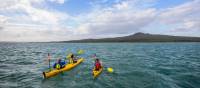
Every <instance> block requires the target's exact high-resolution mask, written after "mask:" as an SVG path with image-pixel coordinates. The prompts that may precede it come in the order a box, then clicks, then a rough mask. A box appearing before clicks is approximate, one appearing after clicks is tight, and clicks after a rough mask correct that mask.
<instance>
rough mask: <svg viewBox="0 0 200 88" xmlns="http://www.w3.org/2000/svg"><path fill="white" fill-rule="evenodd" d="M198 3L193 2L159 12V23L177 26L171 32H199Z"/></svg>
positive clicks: (199, 9)
mask: <svg viewBox="0 0 200 88" xmlns="http://www.w3.org/2000/svg"><path fill="white" fill-rule="evenodd" d="M199 4H200V1H198V0H194V1H192V2H188V3H185V4H182V5H179V6H176V7H174V8H168V9H166V10H163V11H162V12H161V15H160V17H159V21H160V22H162V23H166V24H168V25H173V24H177V25H178V26H177V27H174V28H173V29H172V30H176V31H177V32H184V30H190V31H192V30H199V31H200V7H199ZM181 29H183V30H181Z"/></svg>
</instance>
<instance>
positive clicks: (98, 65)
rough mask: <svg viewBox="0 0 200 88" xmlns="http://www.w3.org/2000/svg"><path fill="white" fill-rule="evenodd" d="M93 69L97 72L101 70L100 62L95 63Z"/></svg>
mask: <svg viewBox="0 0 200 88" xmlns="http://www.w3.org/2000/svg"><path fill="white" fill-rule="evenodd" d="M95 67H96V69H97V70H98V69H100V68H101V63H100V62H96V63H95Z"/></svg>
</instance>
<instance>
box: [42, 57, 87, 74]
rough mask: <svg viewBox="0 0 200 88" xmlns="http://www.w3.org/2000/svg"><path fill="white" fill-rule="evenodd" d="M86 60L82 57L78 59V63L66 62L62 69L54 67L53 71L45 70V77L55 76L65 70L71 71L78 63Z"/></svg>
mask: <svg viewBox="0 0 200 88" xmlns="http://www.w3.org/2000/svg"><path fill="white" fill-rule="evenodd" d="M83 61H84V58H80V59H78V60H77V62H76V63H73V64H66V65H65V66H64V67H63V68H61V69H53V70H51V71H47V72H43V77H44V78H50V77H53V76H55V75H57V74H59V73H61V72H64V71H69V70H71V69H72V68H74V67H76V66H77V65H79V64H80V63H81V62H83Z"/></svg>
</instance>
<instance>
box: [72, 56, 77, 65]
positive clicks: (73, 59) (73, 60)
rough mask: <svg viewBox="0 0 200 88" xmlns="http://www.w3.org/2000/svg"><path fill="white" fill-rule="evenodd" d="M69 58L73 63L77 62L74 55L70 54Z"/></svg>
mask: <svg viewBox="0 0 200 88" xmlns="http://www.w3.org/2000/svg"><path fill="white" fill-rule="evenodd" d="M71 60H72V62H73V63H76V62H77V59H76V58H75V57H74V54H72V55H71Z"/></svg>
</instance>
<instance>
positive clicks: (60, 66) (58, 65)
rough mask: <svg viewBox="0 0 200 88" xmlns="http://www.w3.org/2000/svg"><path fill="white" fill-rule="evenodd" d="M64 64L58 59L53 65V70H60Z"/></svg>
mask: <svg viewBox="0 0 200 88" xmlns="http://www.w3.org/2000/svg"><path fill="white" fill-rule="evenodd" d="M65 64H66V62H65V61H62V60H61V59H58V61H57V63H54V65H53V68H56V69H60V68H63V67H65Z"/></svg>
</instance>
